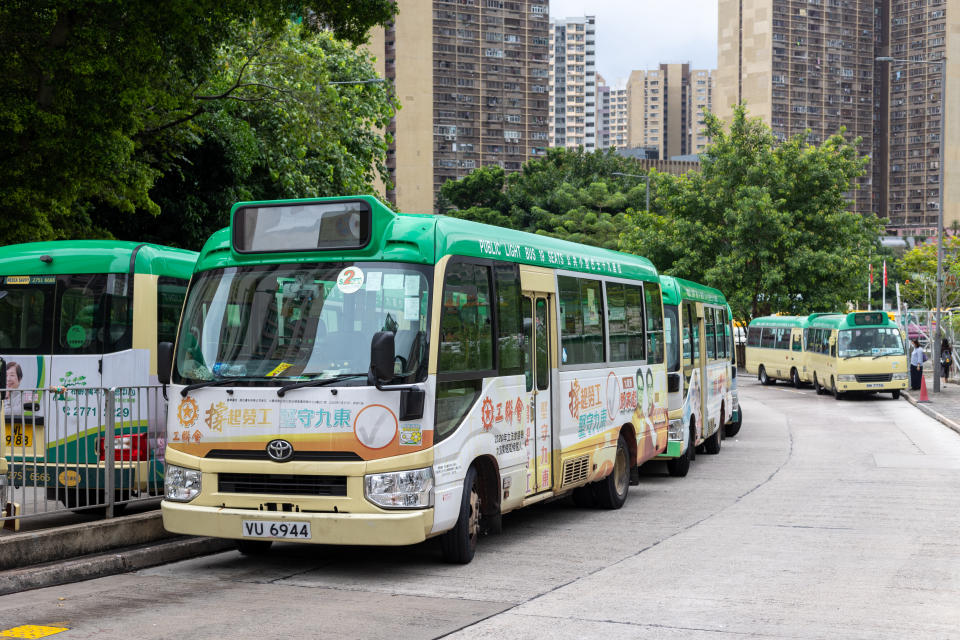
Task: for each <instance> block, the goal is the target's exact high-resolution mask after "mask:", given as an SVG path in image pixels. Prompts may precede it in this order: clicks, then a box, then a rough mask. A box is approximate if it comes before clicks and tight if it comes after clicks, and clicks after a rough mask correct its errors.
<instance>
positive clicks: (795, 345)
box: [793, 331, 803, 351]
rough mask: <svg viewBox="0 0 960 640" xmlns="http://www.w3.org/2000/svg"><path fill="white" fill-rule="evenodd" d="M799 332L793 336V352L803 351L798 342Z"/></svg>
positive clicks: (801, 345)
mask: <svg viewBox="0 0 960 640" xmlns="http://www.w3.org/2000/svg"><path fill="white" fill-rule="evenodd" d="M800 336H801V334H800V332H799V331H798V332H797V333H795V334H794V336H793V350H794V351H803V344H802V343H801V342H800Z"/></svg>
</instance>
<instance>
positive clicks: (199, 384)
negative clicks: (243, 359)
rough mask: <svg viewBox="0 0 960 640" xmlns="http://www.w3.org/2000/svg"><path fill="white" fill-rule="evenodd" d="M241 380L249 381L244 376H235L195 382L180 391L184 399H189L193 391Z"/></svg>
mask: <svg viewBox="0 0 960 640" xmlns="http://www.w3.org/2000/svg"><path fill="white" fill-rule="evenodd" d="M240 380H247V378H244V377H242V376H233V377H231V378H217V379H215V380H204V381H203V382H194V383H193V384H188V385H187V386H185V387H184V388H183V389H180V395H181V396H183V397H184V398H186V397H187V394H188V393H190V392H191V391H193V390H194V389H202V388H203V387H216V386H218V385H221V384H229V383H231V382H238V381H240Z"/></svg>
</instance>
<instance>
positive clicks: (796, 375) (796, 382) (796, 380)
mask: <svg viewBox="0 0 960 640" xmlns="http://www.w3.org/2000/svg"><path fill="white" fill-rule="evenodd" d="M790 382H792V383H793V386H794V388H796V389H799V388H800V384H801V382H800V372H799V371H797V368H796V367H794V368H792V369H791V370H790Z"/></svg>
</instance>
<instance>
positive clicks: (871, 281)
mask: <svg viewBox="0 0 960 640" xmlns="http://www.w3.org/2000/svg"><path fill="white" fill-rule="evenodd" d="M870 284H873V263H872V262H871V263H870Z"/></svg>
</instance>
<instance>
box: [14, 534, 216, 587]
mask: <svg viewBox="0 0 960 640" xmlns="http://www.w3.org/2000/svg"><path fill="white" fill-rule="evenodd" d="M233 545H234V542H233V541H232V540H223V539H219V538H195V537H179V538H176V539H173V540H167V541H165V542H160V543H157V544H147V545H141V546H139V547H130V548H126V549H122V550H119V551H117V552H113V553H105V554H99V555H93V556H84V557H81V558H76V559H73V560H67V561H58V562H50V563H46V564H41V565H35V566H31V567H24V568H21V569H12V570H10V571H3V572H0V595H7V594H10V593H17V592H20V591H27V590H29V589H40V588H43V587H53V586H56V585H59V584H67V583H70V582H79V581H81V580H93V579H94V578H102V577H104V576H110V575H115V574H118V573H127V572H129V571H137V570H138V569H145V568H147V567H152V566H156V565H159V564H165V563H167V562H176V561H178V560H185V559H187V558H194V557H197V556H204V555H209V554H212V553H219V552H220V551H225V550H227V549H229V548H231V547H233Z"/></svg>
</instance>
